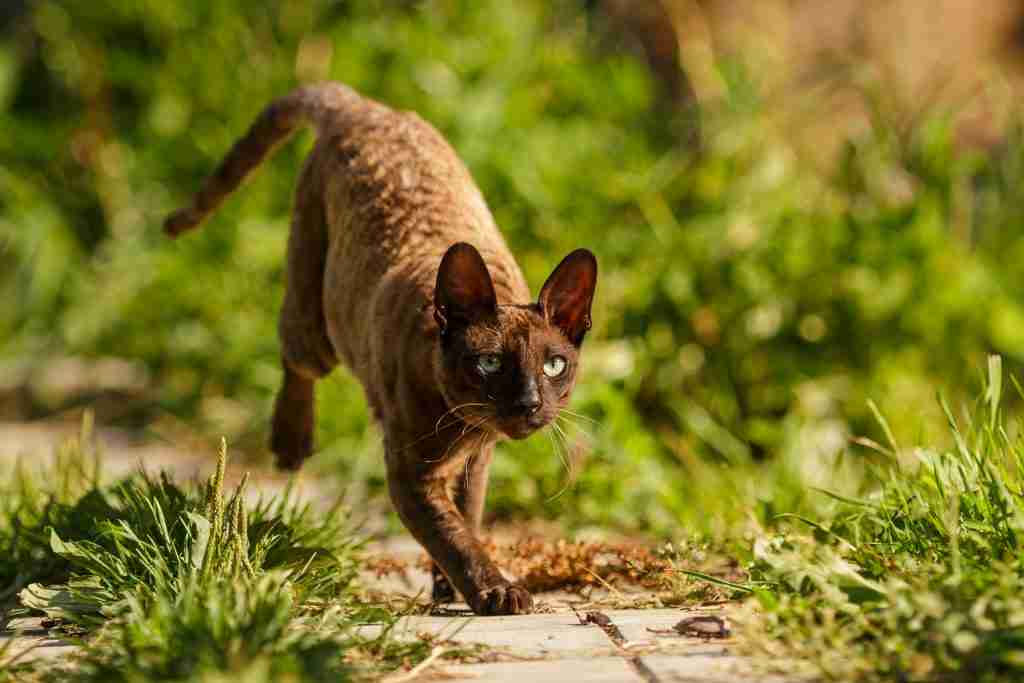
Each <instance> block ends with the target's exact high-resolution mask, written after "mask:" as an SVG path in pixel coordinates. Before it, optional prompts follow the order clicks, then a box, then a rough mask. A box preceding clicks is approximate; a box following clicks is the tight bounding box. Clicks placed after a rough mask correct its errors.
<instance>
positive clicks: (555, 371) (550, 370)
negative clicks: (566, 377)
mask: <svg viewBox="0 0 1024 683" xmlns="http://www.w3.org/2000/svg"><path fill="white" fill-rule="evenodd" d="M566 365H567V363H566V362H565V359H564V358H562V357H561V356H551V358H548V359H547V360H546V361H545V362H544V374H545V375H547V376H548V377H558V376H559V375H561V374H562V373H563V372H565V366H566Z"/></svg>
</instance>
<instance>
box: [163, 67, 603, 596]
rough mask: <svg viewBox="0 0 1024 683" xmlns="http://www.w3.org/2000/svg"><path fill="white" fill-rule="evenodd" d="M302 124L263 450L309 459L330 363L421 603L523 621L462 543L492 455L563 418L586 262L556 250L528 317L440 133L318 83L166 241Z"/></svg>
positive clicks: (485, 218) (506, 589) (278, 112)
mask: <svg viewBox="0 0 1024 683" xmlns="http://www.w3.org/2000/svg"><path fill="white" fill-rule="evenodd" d="M304 122H309V123H312V124H313V125H314V126H315V128H316V129H317V132H318V139H317V142H316V145H315V146H314V148H313V150H312V152H311V153H310V154H309V157H308V158H307V160H306V163H305V166H304V168H303V170H302V173H301V177H300V179H299V182H298V187H297V189H296V194H295V207H294V216H293V221H292V229H291V233H290V237H289V242H288V269H287V284H286V292H285V299H284V305H283V308H282V311H281V318H280V326H279V332H280V336H281V347H282V348H281V356H282V364H283V368H284V381H283V385H282V387H281V391H280V393H279V394H278V397H277V401H276V404H275V409H274V417H273V422H272V428H271V449H272V450H273V451H274V453H275V454H276V455H277V459H278V464H279V465H280V466H281V467H284V468H287V469H297V468H298V467H299V466H300V465H301V464H302V461H303V460H304V459H305V458H307V457H308V456H309V455H310V454H311V453H312V450H313V424H314V423H313V420H314V416H313V403H314V401H313V397H314V383H315V381H316V380H317V379H319V378H321V377H323V376H325V375H326V374H327V373H329V372H330V371H331V370H332V369H333V368H334V367H335V366H336V365H337V364H338V362H339V360H342V361H344V362H345V364H346V366H348V368H349V369H350V370H351V371H352V372H353V374H354V375H355V376H356V377H357V378H358V379H359V381H360V382H361V383H362V385H363V388H364V390H365V393H366V398H367V401H368V402H369V405H370V407H371V409H372V411H373V414H374V416H375V417H376V419H377V420H378V421H379V423H380V425H381V427H382V431H383V434H384V444H385V453H386V459H387V470H388V485H389V490H390V493H391V498H392V501H393V502H394V505H395V508H396V509H397V511H398V513H399V516H400V517H401V519H402V521H403V522H404V523H405V525H406V527H408V529H409V531H410V532H412V534H413V535H414V536H415V537H416V539H417V540H418V541H419V542H420V543H421V544H422V545H423V546H424V547H425V548H426V550H427V551H428V552H429V553H430V556H431V557H432V558H433V560H434V561H435V563H436V567H439V570H437V569H435V596H436V597H438V598H450V597H451V594H452V589H451V587H452V586H454V587H455V588H456V589H458V590H459V591H460V592H461V593H462V595H463V596H464V597H465V599H466V600H467V602H468V603H469V604H470V606H471V607H472V608H473V610H474V611H476V612H477V613H480V614H515V613H521V612H527V611H530V609H531V608H532V598H531V597H530V595H529V593H528V592H527V591H526V590H524V589H523V588H522V587H520V586H517V585H515V584H512V583H510V582H508V581H507V580H505V579H504V578H503V577H502V575H501V573H500V572H499V570H498V568H497V567H496V566H495V565H494V563H493V562H492V561H491V560H490V558H489V557H488V556H487V554H486V553H485V551H484V549H483V547H482V545H481V543H480V541H479V540H478V533H479V527H480V519H481V516H482V512H483V503H484V496H485V491H486V486H487V471H488V466H489V464H490V461H491V457H492V454H493V449H494V444H495V443H496V441H498V440H499V439H501V438H505V437H511V438H523V437H525V436H527V435H529V434H530V433H532V432H533V431H535V430H536V429H538V428H540V427H542V426H544V425H546V424H548V423H549V422H550V421H551V420H553V419H554V418H555V417H556V416H557V414H558V411H559V410H560V409H561V408H562V407H564V406H565V404H566V403H567V402H568V399H569V396H570V394H571V392H572V388H573V385H574V382H575V377H576V370H577V362H578V350H579V346H580V344H581V343H582V341H583V336H584V334H585V333H586V330H587V329H589V326H590V317H589V315H590V303H591V300H592V297H593V291H594V286H595V283H596V276H597V265H596V261H594V258H593V255H591V254H590V252H587V251H585V250H578V251H576V252H573V254H570V256H568V257H567V258H566V259H565V260H564V261H563V262H562V264H561V265H560V266H559V267H558V268H557V269H556V270H555V272H554V273H553V274H552V276H551V277H550V278H549V279H548V282H547V283H546V284H545V286H544V288H543V289H542V291H541V295H540V297H539V299H538V300H537V301H536V302H531V299H530V293H529V289H528V288H527V285H526V281H525V279H524V278H523V275H522V273H521V271H520V269H519V266H518V265H517V264H516V261H515V259H514V258H513V257H512V255H511V254H510V253H509V251H508V248H507V247H506V245H505V241H504V239H503V238H502V236H501V234H500V232H499V231H498V228H497V227H496V226H495V224H494V220H493V219H492V217H491V214H490V212H489V211H488V209H487V206H486V204H485V203H484V200H483V197H482V196H481V194H480V192H479V190H478V189H477V187H476V185H475V184H474V183H473V180H472V178H471V177H470V175H469V172H468V171H467V170H466V168H465V166H464V165H463V164H462V162H461V161H460V160H459V158H458V157H457V156H456V154H455V152H454V151H453V150H452V149H451V147H450V146H449V145H448V143H447V142H445V140H444V139H443V138H442V137H441V135H440V134H439V133H438V132H437V131H436V130H435V129H434V128H433V127H432V126H430V125H429V124H428V123H426V122H425V121H423V120H422V119H420V118H419V117H418V116H417V115H416V114H413V113H408V112H395V111H393V110H391V109H389V108H387V107H385V106H384V105H382V104H379V103H377V102H374V101H372V100H368V99H366V98H363V97H361V96H359V95H358V94H357V93H355V92H354V91H352V90H351V89H349V88H347V87H345V86H343V85H340V84H336V83H325V84H320V85H314V86H309V87H305V88H301V89H299V90H296V91H295V92H293V93H291V94H290V95H287V96H285V97H283V98H281V99H279V100H277V101H275V102H274V103H272V104H271V105H270V106H268V107H267V108H266V110H264V112H263V113H262V114H261V115H260V117H259V118H258V119H257V120H256V122H255V123H254V124H253V126H252V128H251V129H250V131H249V132H248V134H247V135H246V136H245V137H244V138H242V139H241V140H239V141H238V142H237V143H236V144H235V146H234V147H233V148H232V150H231V151H230V152H229V153H228V155H227V157H226V158H225V159H224V161H223V162H222V163H221V165H220V167H219V168H218V170H217V171H216V172H215V173H214V175H213V176H211V177H210V179H209V180H207V182H206V184H205V185H204V187H203V188H202V189H201V190H200V192H199V193H198V194H197V195H196V197H195V198H194V200H193V202H192V205H191V206H189V207H187V208H184V209H181V210H179V211H177V212H175V213H174V214H172V215H171V216H170V217H169V218H168V219H167V222H166V223H165V230H166V231H167V233H168V234H170V235H172V236H174V235H177V234H179V233H181V232H183V231H185V230H188V229H190V228H193V227H195V226H197V225H198V224H199V223H200V222H202V220H203V219H204V218H205V217H206V216H207V215H209V214H210V213H211V212H212V211H213V210H215V209H216V207H217V206H218V205H219V204H220V203H221V202H222V201H223V199H224V198H225V197H226V196H227V195H228V194H229V193H230V192H231V191H232V190H234V189H235V188H236V187H237V186H238V185H239V184H240V183H241V181H242V180H243V179H244V178H245V176H246V175H247V174H248V173H249V172H250V171H251V170H252V169H253V168H254V167H256V166H257V165H258V164H259V163H260V162H261V161H262V160H263V159H264V158H265V157H266V156H267V154H268V153H269V152H270V151H271V150H272V149H273V147H274V146H275V145H276V144H278V143H279V142H280V141H281V140H283V139H284V138H285V137H287V135H288V134H289V133H290V132H291V131H292V130H293V129H294V128H296V127H297V126H298V125H299V124H301V123H304ZM470 245H472V246H470ZM559 359H560V360H559ZM495 367H496V368H497V369H496V370H494V369H493V368H495ZM559 367H561V368H562V372H561V373H560V374H558V375H557V376H550V375H549V374H548V373H549V372H553V371H554V370H555V369H557V368H559Z"/></svg>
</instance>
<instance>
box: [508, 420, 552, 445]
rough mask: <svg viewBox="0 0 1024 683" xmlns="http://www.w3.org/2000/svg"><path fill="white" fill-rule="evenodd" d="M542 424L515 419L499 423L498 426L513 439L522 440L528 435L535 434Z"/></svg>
mask: <svg viewBox="0 0 1024 683" xmlns="http://www.w3.org/2000/svg"><path fill="white" fill-rule="evenodd" d="M543 426H544V425H543V424H531V423H529V422H526V421H521V420H516V421H514V422H512V421H510V422H507V423H502V424H499V425H498V428H499V429H500V430H501V433H502V434H504V435H505V436H507V437H508V438H510V439H512V440H513V441H522V440H523V439H525V438H527V437H528V436H531V435H533V434H535V433H536V432H537V431H538V430H539V429H540V428H541V427H543Z"/></svg>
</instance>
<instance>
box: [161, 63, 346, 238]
mask: <svg viewBox="0 0 1024 683" xmlns="http://www.w3.org/2000/svg"><path fill="white" fill-rule="evenodd" d="M353 97H355V98H358V95H356V94H355V92H354V91H353V90H351V89H350V88H348V87H346V86H344V85H342V84H340V83H320V84H316V85H310V86H306V87H303V88H299V89H297V90H294V91H292V92H291V93H289V94H287V95H285V96H284V97H281V98H280V99H277V100H274V101H273V102H271V103H270V104H269V105H267V107H266V108H265V109H264V110H263V111H262V112H260V115H259V116H258V117H257V118H256V120H255V121H254V122H253V124H252V126H250V127H249V131H248V132H247V133H246V134H245V136H244V137H242V138H241V139H240V140H238V141H237V142H236V143H235V144H234V146H232V147H231V151H229V152H228V154H227V156H225V157H224V159H223V160H222V161H221V162H220V165H219V166H218V167H217V170H216V171H215V172H214V173H213V175H211V176H210V177H208V178H207V179H206V181H205V182H204V183H203V186H202V188H201V189H200V190H199V192H197V193H196V195H195V196H194V197H193V198H192V203H191V204H190V205H189V206H186V207H183V208H180V209H178V210H177V211H175V212H174V213H172V214H170V215H169V216H168V217H167V219H166V220H165V221H164V232H165V233H167V234H168V235H170V236H171V237H177V236H178V235H180V234H181V233H183V232H185V231H186V230H191V229H192V228H195V227H197V226H198V225H199V224H200V223H202V222H203V221H204V220H205V219H206V217H207V216H209V215H210V214H211V213H213V212H214V211H215V210H216V209H217V207H218V206H220V205H221V203H222V202H223V201H224V199H225V198H226V197H227V196H228V195H229V194H231V193H232V192H234V191H235V189H236V188H238V186H239V185H240V184H241V183H242V181H243V180H245V177H246V176H248V175H249V173H250V172H251V171H252V170H253V169H254V168H256V167H257V166H259V165H260V163H261V162H262V161H263V160H264V159H265V158H266V157H267V155H269V154H270V153H271V152H272V151H273V150H274V148H275V147H277V145H278V144H279V143H281V142H283V141H284V140H286V139H287V138H288V137H289V136H290V135H291V133H292V132H293V131H294V130H295V129H296V128H298V127H299V126H300V125H302V124H306V123H312V124H314V125H319V124H320V123H321V122H322V121H323V119H324V114H325V113H326V112H327V111H329V110H336V109H338V108H339V105H341V104H343V101H344V100H348V99H350V98H353Z"/></svg>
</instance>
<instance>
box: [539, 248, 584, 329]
mask: <svg viewBox="0 0 1024 683" xmlns="http://www.w3.org/2000/svg"><path fill="white" fill-rule="evenodd" d="M596 287H597V259H596V258H594V255H593V254H592V253H591V252H590V251H589V250H587V249H577V250H576V251H574V252H572V253H571V254H569V255H568V256H566V257H565V258H564V259H562V262H561V263H559V264H558V267H557V268H555V270H554V272H552V273H551V275H549V276H548V279H547V282H545V283H544V286H543V287H541V290H540V296H539V297H538V299H537V303H538V304H539V305H540V307H541V310H542V311H543V312H544V317H545V318H547V320H548V322H550V323H551V324H552V325H554V326H555V327H557V328H559V329H560V330H562V332H563V333H565V336H566V337H567V338H568V339H569V341H571V342H572V343H573V344H575V345H576V346H579V345H580V344H582V343H583V336H584V335H585V334H586V333H587V330H589V329H590V304H591V302H592V301H593V300H594V289H595V288H596Z"/></svg>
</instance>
